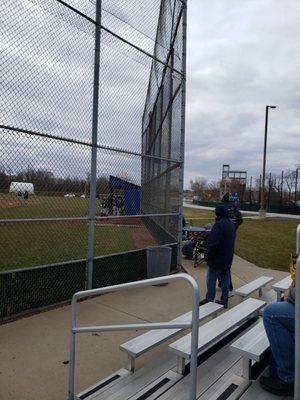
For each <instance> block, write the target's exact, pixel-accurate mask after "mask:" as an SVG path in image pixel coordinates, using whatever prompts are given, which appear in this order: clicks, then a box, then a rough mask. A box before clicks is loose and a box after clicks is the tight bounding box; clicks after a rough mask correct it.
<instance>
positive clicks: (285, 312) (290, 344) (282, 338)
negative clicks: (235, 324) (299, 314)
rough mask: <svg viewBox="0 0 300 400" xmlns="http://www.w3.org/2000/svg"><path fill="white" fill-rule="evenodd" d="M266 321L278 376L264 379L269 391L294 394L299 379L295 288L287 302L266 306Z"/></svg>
mask: <svg viewBox="0 0 300 400" xmlns="http://www.w3.org/2000/svg"><path fill="white" fill-rule="evenodd" d="M263 321H264V326H265V329H266V333H267V336H268V339H269V342H270V347H271V351H272V356H273V358H274V360H275V363H276V365H277V371H276V372H277V377H266V376H262V377H261V378H260V385H261V387H262V388H263V389H265V390H266V391H268V392H270V393H273V394H275V395H278V396H293V393H294V380H295V376H294V375H295V288H290V289H289V290H288V291H287V292H286V293H285V296H284V301H281V302H277V303H272V304H269V305H268V306H266V307H265V309H264V313H263Z"/></svg>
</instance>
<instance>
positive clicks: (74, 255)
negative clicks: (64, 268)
mask: <svg viewBox="0 0 300 400" xmlns="http://www.w3.org/2000/svg"><path fill="white" fill-rule="evenodd" d="M0 249H1V257H0V270H9V269H15V268H29V267H33V266H38V265H44V264H52V263H59V262H63V261H68V260H77V259H83V258H86V257H87V224H86V223H80V222H79V223H78V222H69V223H65V222H57V223H56V222H51V223H49V222H47V223H40V222H34V223H30V224H28V223H24V224H23V223H16V224H15V223H13V224H7V225H6V226H5V229H3V227H2V229H0ZM133 249H134V243H133V239H132V235H131V232H130V230H129V229H128V228H126V227H110V226H109V227H96V230H95V256H100V255H103V254H111V253H118V252H122V251H128V250H133Z"/></svg>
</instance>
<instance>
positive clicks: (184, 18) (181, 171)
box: [177, 0, 196, 398]
mask: <svg viewBox="0 0 300 400" xmlns="http://www.w3.org/2000/svg"><path fill="white" fill-rule="evenodd" d="M182 8H183V13H182V31H183V33H182V82H181V137H180V167H179V207H178V212H179V218H178V250H177V266H178V267H179V268H180V267H181V247H182V216H183V179H184V148H185V104H186V37H187V0H185V1H183V2H182ZM195 398H196V397H195Z"/></svg>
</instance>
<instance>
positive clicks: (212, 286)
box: [206, 266, 230, 307]
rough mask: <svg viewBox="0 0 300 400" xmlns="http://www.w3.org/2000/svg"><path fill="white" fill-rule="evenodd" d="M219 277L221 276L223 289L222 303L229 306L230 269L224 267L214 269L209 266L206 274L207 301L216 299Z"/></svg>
mask: <svg viewBox="0 0 300 400" xmlns="http://www.w3.org/2000/svg"><path fill="white" fill-rule="evenodd" d="M217 278H220V283H221V289H222V296H221V304H223V306H225V307H227V305H228V293H229V288H230V271H229V270H226V271H224V270H222V269H214V268H212V267H210V266H209V267H208V269H207V275H206V285H207V293H206V300H207V301H214V300H215V296H216V282H217Z"/></svg>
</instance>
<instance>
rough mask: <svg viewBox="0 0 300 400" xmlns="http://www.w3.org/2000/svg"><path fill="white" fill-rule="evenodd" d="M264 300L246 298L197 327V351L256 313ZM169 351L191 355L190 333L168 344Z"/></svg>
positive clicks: (209, 345) (214, 341)
mask: <svg viewBox="0 0 300 400" xmlns="http://www.w3.org/2000/svg"><path fill="white" fill-rule="evenodd" d="M265 304H266V303H265V302H264V301H261V300H256V299H252V298H250V299H247V300H245V301H243V302H242V303H240V304H238V305H237V306H235V307H233V308H232V309H231V310H229V311H226V312H225V313H224V314H222V315H219V316H218V317H216V318H215V319H213V320H212V321H209V322H207V323H206V324H205V325H203V326H201V327H200V328H199V340H198V353H199V352H202V351H204V350H206V349H208V348H209V347H211V346H212V345H213V344H215V343H216V342H217V341H218V340H220V339H221V338H223V337H225V336H226V334H227V333H228V332H230V331H231V330H232V329H233V328H234V327H236V326H237V325H239V324H241V323H243V322H244V321H245V320H247V319H248V318H249V317H250V316H251V315H253V314H256V313H257V314H258V312H259V310H260V309H261V308H263V307H264V306H265ZM168 349H169V351H171V352H173V353H175V354H176V355H177V356H179V357H181V358H185V359H190V357H191V333H189V334H188V335H185V336H184V337H182V338H181V339H178V340H177V341H176V342H174V343H172V344H170V345H169V346H168Z"/></svg>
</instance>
